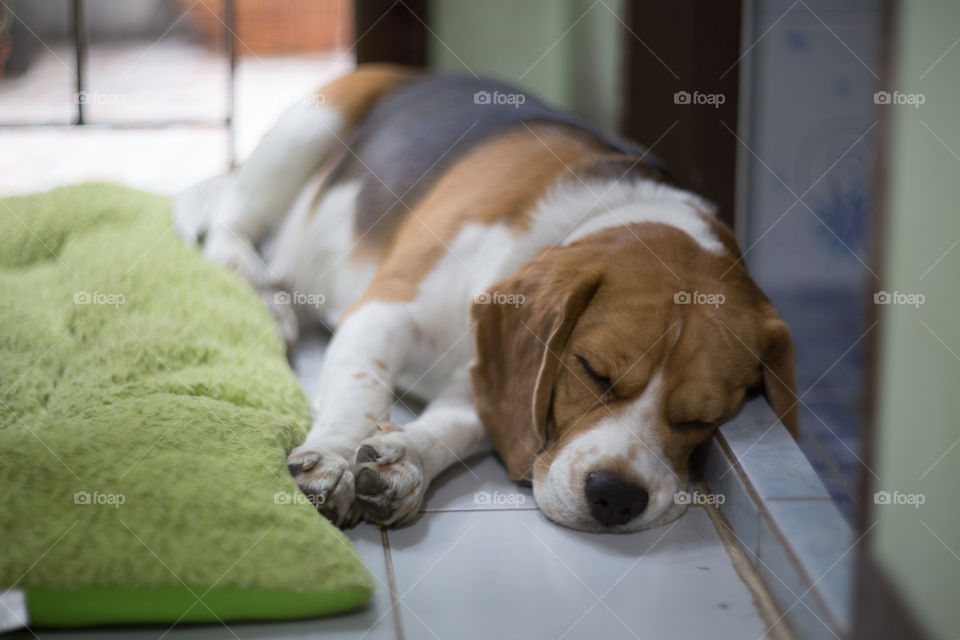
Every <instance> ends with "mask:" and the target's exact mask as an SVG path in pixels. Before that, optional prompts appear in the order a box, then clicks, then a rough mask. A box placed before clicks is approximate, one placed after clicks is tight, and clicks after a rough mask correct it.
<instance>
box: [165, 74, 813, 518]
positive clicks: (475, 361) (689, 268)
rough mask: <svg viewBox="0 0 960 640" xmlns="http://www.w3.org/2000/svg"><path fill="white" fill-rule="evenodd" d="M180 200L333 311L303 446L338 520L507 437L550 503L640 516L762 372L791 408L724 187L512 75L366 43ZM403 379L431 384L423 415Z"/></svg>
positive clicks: (387, 512) (289, 323)
mask: <svg viewBox="0 0 960 640" xmlns="http://www.w3.org/2000/svg"><path fill="white" fill-rule="evenodd" d="M175 218H176V220H177V224H178V226H179V227H180V229H181V230H182V231H183V232H184V233H186V234H187V235H188V236H190V237H193V238H195V239H202V241H203V251H204V253H205V255H207V256H208V257H209V258H211V259H212V260H215V261H217V262H220V263H222V264H225V265H228V266H230V267H232V268H233V269H235V270H236V271H238V272H239V273H240V274H242V275H243V276H244V277H245V278H246V279H247V280H249V281H250V283H251V284H252V285H253V286H254V287H256V288H257V289H258V290H259V291H260V292H261V294H262V296H263V298H264V300H265V301H266V302H267V304H268V305H269V306H270V307H271V309H272V311H273V312H274V314H275V315H276V317H277V320H278V322H279V326H280V328H281V331H282V332H283V334H284V336H285V338H286V339H287V340H288V341H291V342H292V341H294V340H295V339H296V337H297V335H298V331H299V328H300V327H301V326H304V325H305V324H309V323H315V324H319V323H323V324H325V325H327V326H330V327H335V329H336V331H335V334H334V336H333V338H332V340H331V342H330V344H329V347H328V351H327V354H326V359H325V361H324V364H323V371H322V377H321V383H320V385H319V389H317V391H316V398H315V407H314V409H315V411H314V419H313V424H312V427H311V429H310V432H309V434H308V436H307V438H306V441H305V442H304V443H303V444H302V445H300V446H298V447H296V448H295V449H294V450H293V451H292V452H290V454H289V457H288V466H289V469H290V472H291V474H292V475H293V477H294V478H295V480H296V482H297V484H298V485H299V487H300V489H301V490H302V491H303V492H304V493H305V494H307V496H308V497H310V498H311V500H312V501H313V502H314V504H316V505H317V506H318V509H319V511H320V512H321V513H322V514H323V515H324V516H326V517H327V518H329V519H330V520H331V521H333V522H334V523H335V524H337V525H340V526H349V525H352V524H354V523H356V522H357V521H358V520H360V519H364V520H367V521H369V522H373V523H376V524H380V525H388V526H389V525H401V524H404V523H406V522H409V521H410V520H411V519H412V518H414V517H415V515H416V514H417V511H418V508H419V507H420V504H421V502H422V500H423V497H424V494H425V492H426V490H427V487H428V486H429V484H430V482H431V481H432V480H433V479H434V478H435V477H436V476H437V475H438V474H439V473H440V472H441V471H443V470H444V469H445V468H446V467H448V466H450V465H451V464H453V463H455V462H457V461H459V460H462V459H463V458H466V457H467V456H469V455H471V454H473V453H475V452H478V451H482V450H484V449H485V448H489V447H490V446H491V445H492V447H493V448H495V450H496V452H497V454H498V455H499V457H500V458H501V459H502V461H503V463H504V465H505V466H506V469H507V471H508V473H509V475H510V477H511V478H512V479H513V480H516V481H531V482H532V483H533V492H534V496H535V498H536V502H537V505H538V506H539V508H540V509H541V510H542V511H543V513H544V514H545V515H546V516H547V517H548V518H550V519H551V520H553V521H555V522H557V523H559V524H561V525H565V526H568V527H573V528H576V529H582V530H587V531H597V532H629V531H637V530H639V529H644V528H647V527H653V526H657V525H660V524H663V523H665V522H668V521H670V520H672V519H674V518H676V517H678V516H679V515H680V514H681V513H682V512H683V511H684V509H685V508H686V504H685V501H683V500H682V499H681V500H678V499H677V495H678V494H679V493H680V492H683V491H684V490H685V489H686V487H687V483H688V476H689V471H688V465H689V458H690V454H691V452H692V451H693V449H694V447H696V446H697V445H698V444H700V443H701V442H704V441H705V440H707V439H708V438H710V436H711V435H712V434H713V433H714V432H715V431H716V429H717V426H718V425H720V424H721V423H723V422H724V421H725V420H727V419H728V418H730V417H731V416H732V415H733V414H734V413H735V412H736V411H737V409H738V406H739V405H740V403H741V401H742V400H743V398H744V396H745V395H746V394H749V393H753V392H758V391H762V392H763V393H765V394H766V397H767V398H768V400H769V402H770V403H771V405H772V406H773V408H774V410H775V411H776V412H777V414H778V415H779V416H780V418H781V420H782V422H783V424H784V425H785V426H786V427H787V429H789V430H791V432H793V431H794V430H795V423H796V402H797V401H796V395H795V383H794V371H793V346H792V343H791V339H790V333H789V331H788V328H787V325H786V324H785V323H784V322H783V321H781V320H780V319H779V317H778V315H777V312H776V310H775V309H774V307H773V306H772V305H771V303H770V302H769V300H768V299H767V297H766V296H765V295H764V294H763V293H762V292H761V291H760V289H759V288H758V287H757V285H756V284H754V282H753V281H752V280H751V279H750V276H749V275H748V274H747V271H746V269H745V267H744V265H743V262H742V259H741V256H740V253H739V250H738V248H737V246H736V242H735V240H734V236H733V234H732V233H731V231H730V229H728V228H727V227H725V226H724V225H723V224H722V223H721V222H719V221H718V220H717V219H716V217H715V216H714V207H713V206H712V205H711V204H710V203H708V202H707V201H705V200H704V199H702V198H701V197H699V196H697V195H695V194H693V193H691V192H689V191H686V190H684V189H682V188H680V187H679V186H677V185H676V184H674V183H673V181H671V180H670V179H669V177H668V176H667V175H666V174H665V173H664V172H663V171H662V170H660V169H659V168H658V167H657V165H656V164H655V163H654V162H652V161H651V160H650V159H649V158H648V157H647V156H646V153H645V151H644V150H643V149H642V148H641V147H638V146H637V145H634V144H633V143H630V142H628V141H625V140H622V139H620V138H617V137H615V136H611V135H608V134H605V133H603V132H601V131H598V130H596V129H595V128H593V127H592V126H591V125H589V124H588V123H586V122H584V121H582V120H579V119H578V118H576V117H574V116H572V115H569V114H565V113H561V112H559V111H555V110H553V109H550V108H548V107H547V106H545V105H543V104H542V103H540V102H538V101H537V100H535V99H534V98H533V97H531V96H529V95H526V94H525V93H523V92H522V91H520V90H518V89H515V88H513V87H510V86H507V85H503V84H500V83H497V82H494V81H490V80H485V79H477V78H474V77H460V76H452V75H428V74H421V73H419V72H417V71H414V70H411V69H406V68H402V67H394V66H389V65H370V66H362V67H360V68H358V69H356V70H355V71H354V72H352V73H350V74H348V75H346V76H344V77H341V78H338V79H336V80H334V81H333V82H331V83H329V84H327V85H325V86H324V87H322V88H320V89H319V90H318V92H317V93H315V94H313V95H311V96H309V97H308V99H305V100H303V101H301V102H300V103H298V104H296V105H294V106H293V107H292V108H291V109H290V110H289V111H287V112H286V113H285V115H283V116H282V117H281V119H280V120H279V121H278V122H277V124H276V125H275V126H274V127H273V129H272V130H271V131H269V133H267V134H266V135H265V136H264V138H263V139H262V141H261V142H260V143H259V146H257V148H256V150H255V151H254V152H253V154H252V155H251V157H250V158H249V160H247V161H246V162H245V163H244V164H243V165H242V166H240V167H239V168H238V169H237V170H235V171H233V172H231V173H229V174H227V175H226V176H221V177H218V178H215V179H212V180H210V181H207V182H206V183H202V184H201V185H198V186H197V187H195V188H194V189H192V190H190V191H188V192H186V193H185V194H183V195H182V196H181V197H180V198H179V199H178V200H177V203H176V206H175ZM398 387H400V388H403V389H406V390H409V391H412V392H413V393H416V394H417V395H418V396H420V397H422V398H424V399H426V400H427V401H428V403H427V405H426V408H425V410H424V411H423V412H422V414H421V415H420V416H419V417H418V418H416V419H415V420H414V421H412V422H410V423H409V424H404V425H395V424H392V423H389V422H387V420H388V417H389V412H390V407H391V404H392V403H393V399H394V392H395V390H396V389H397V388H398Z"/></svg>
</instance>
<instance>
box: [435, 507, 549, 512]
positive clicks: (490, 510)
mask: <svg viewBox="0 0 960 640" xmlns="http://www.w3.org/2000/svg"><path fill="white" fill-rule="evenodd" d="M511 511H539V509H538V508H537V507H503V508H502V509H451V508H448V507H440V508H437V509H421V510H420V511H419V512H418V513H487V512H490V513H503V512H507V513H509V512H511Z"/></svg>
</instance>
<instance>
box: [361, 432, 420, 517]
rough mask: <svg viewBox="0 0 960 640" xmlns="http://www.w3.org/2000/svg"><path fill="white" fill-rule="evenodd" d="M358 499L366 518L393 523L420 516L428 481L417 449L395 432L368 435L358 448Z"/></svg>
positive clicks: (362, 513)
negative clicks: (405, 442) (418, 514)
mask: <svg viewBox="0 0 960 640" xmlns="http://www.w3.org/2000/svg"><path fill="white" fill-rule="evenodd" d="M355 473H356V478H357V483H356V489H357V502H356V506H357V507H358V509H359V511H360V513H361V515H362V516H363V518H364V520H367V521H368V522H372V523H374V524H379V525H384V526H391V525H400V524H405V523H407V522H409V521H410V520H412V519H413V518H414V516H416V515H417V510H418V509H419V508H420V504H421V503H422V502H423V496H424V494H425V493H426V490H427V482H426V478H425V474H424V472H423V465H422V464H421V462H420V460H419V457H418V455H417V454H416V452H415V451H414V450H413V449H412V448H410V447H408V446H406V445H405V444H404V433H403V432H402V431H393V432H390V433H380V434H377V435H375V436H372V437H370V438H367V439H366V440H364V441H363V442H361V443H360V447H359V448H358V449H357V465H356V467H355Z"/></svg>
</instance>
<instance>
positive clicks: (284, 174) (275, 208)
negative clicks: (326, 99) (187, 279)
mask: <svg viewBox="0 0 960 640" xmlns="http://www.w3.org/2000/svg"><path fill="white" fill-rule="evenodd" d="M342 121H343V117H342V116H341V114H340V113H339V111H337V110H336V109H334V108H331V107H327V106H324V105H319V106H318V105H310V104H298V105H295V106H293V107H292V108H290V109H289V110H287V112H286V113H284V114H283V115H282V116H281V117H280V119H279V120H278V121H277V123H276V124H275V125H274V126H273V128H272V129H271V130H270V131H268V132H267V134H266V135H265V136H264V137H263V139H262V140H260V143H259V144H258V145H257V147H256V149H254V151H253V153H252V154H251V156H250V158H249V159H248V160H247V161H246V162H244V163H243V164H242V165H241V166H240V167H239V168H238V169H237V170H236V171H235V172H234V173H233V174H232V175H231V176H229V177H228V182H227V184H226V185H225V186H224V187H223V188H222V189H221V193H220V194H219V197H218V198H217V202H216V204H215V205H214V210H213V213H212V215H211V218H210V223H209V224H210V226H209V228H208V229H207V230H206V240H205V242H204V254H205V255H206V256H207V257H209V258H210V259H212V260H214V261H215V262H219V263H221V264H226V265H228V266H231V267H233V268H234V269H236V270H237V271H238V272H239V273H240V274H241V275H243V276H244V277H245V278H247V280H249V281H250V283H251V284H252V285H253V286H254V287H255V288H257V289H262V288H265V287H270V286H274V285H276V283H275V282H274V278H273V277H272V276H271V274H270V273H269V272H268V270H267V268H266V265H264V263H263V261H262V260H261V259H260V256H259V255H257V251H256V249H255V245H256V244H257V243H258V242H260V241H261V240H262V239H263V238H264V236H265V235H266V234H267V233H269V232H270V230H271V229H273V228H275V227H276V226H277V224H278V223H279V222H280V221H281V220H282V219H283V216H284V215H285V214H286V212H287V210H288V209H289V208H290V205H291V204H292V203H293V201H294V200H295V199H296V197H297V194H298V193H299V192H300V189H302V188H303V186H304V185H305V184H306V183H307V181H308V180H309V179H310V177H311V176H312V175H314V174H315V173H316V172H317V170H318V168H319V167H320V165H321V163H322V162H323V159H324V158H325V157H326V156H327V154H328V153H329V152H330V150H331V148H332V147H333V146H334V145H336V144H338V140H339V136H340V135H342V134H343V131H342V129H343V122H342Z"/></svg>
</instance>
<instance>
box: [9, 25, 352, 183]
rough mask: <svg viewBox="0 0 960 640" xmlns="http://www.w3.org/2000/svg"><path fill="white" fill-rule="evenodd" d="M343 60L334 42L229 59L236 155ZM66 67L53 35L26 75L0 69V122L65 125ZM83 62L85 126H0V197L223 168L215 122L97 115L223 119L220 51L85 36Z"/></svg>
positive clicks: (69, 99) (67, 51)
mask: <svg viewBox="0 0 960 640" xmlns="http://www.w3.org/2000/svg"><path fill="white" fill-rule="evenodd" d="M353 64H354V62H353V58H352V56H351V55H350V54H349V53H342V52H340V53H300V54H297V55H296V56H280V57H263V58H261V57H257V56H250V55H248V56H244V57H241V58H239V59H238V60H237V75H236V105H237V107H236V112H235V127H234V132H235V136H236V149H237V158H238V159H242V158H244V157H246V156H247V155H249V153H250V151H251V150H252V149H253V147H254V146H255V145H256V143H257V141H258V140H259V138H260V136H262V135H263V133H264V132H265V131H266V130H267V129H269V127H270V126H271V125H272V124H273V122H274V121H275V120H276V118H277V117H278V116H279V115H280V113H281V112H282V111H283V110H284V109H286V108H287V107H289V106H290V105H291V104H292V103H294V102H295V101H296V100H297V99H299V98H300V97H302V96H304V95H306V94H309V93H310V92H311V91H313V90H314V89H315V88H316V87H317V86H319V85H321V84H323V83H324V82H325V81H327V80H328V79H330V78H332V77H334V76H336V75H339V74H342V73H344V72H345V71H347V70H349V69H350V68H351V67H353ZM73 65H74V62H73V52H72V49H71V47H69V46H66V45H63V46H59V45H51V47H50V49H43V50H41V51H40V52H39V53H38V55H37V57H36V59H35V60H34V61H33V64H32V66H31V68H30V70H29V71H28V72H27V73H26V74H24V75H22V76H20V77H19V78H0V122H4V123H26V122H62V123H63V124H65V125H66V124H69V123H70V122H71V119H72V118H73V114H74V112H75V108H76V107H75V101H74V91H75V85H74V83H75V79H74V75H73ZM90 66H91V72H90V76H89V87H88V90H87V92H86V97H85V99H86V115H87V119H88V121H89V122H91V123H94V124H91V125H90V126H88V127H76V128H68V127H62V128H60V127H44V128H0V195H10V194H14V193H27V192H31V191H37V190H41V189H48V188H51V187H55V186H58V185H62V184H70V183H75V182H81V181H87V180H110V181H114V182H122V183H124V184H128V185H130V186H134V187H138V188H142V189H148V190H152V191H157V192H161V193H166V194H172V193H175V192H176V191H179V190H180V189H183V188H185V187H187V186H189V185H191V184H193V183H194V182H196V181H197V180H198V178H202V177H205V176H210V175H214V174H216V173H219V172H221V171H223V170H224V169H226V168H227V164H228V134H227V129H226V127H225V126H183V127H180V126H178V127H166V128H156V129H142V128H126V127H124V126H123V124H120V125H119V126H111V127H106V126H102V125H98V124H96V123H97V122H120V123H124V122H129V123H133V122H142V121H144V120H160V119H163V120H171V119H180V120H184V119H190V120H208V121H215V120H217V119H222V118H223V114H224V113H225V111H226V106H227V105H226V91H225V87H226V86H227V77H228V76H227V71H228V64H227V59H226V57H225V56H224V55H223V54H222V53H219V52H213V51H210V50H209V49H207V48H205V47H202V46H200V45H197V44H193V43H191V42H188V41H183V40H180V39H176V38H171V39H164V40H161V41H159V42H157V43H155V44H153V45H152V46H151V45H149V43H147V44H145V43H143V42H130V43H105V44H96V45H92V46H91V51H90ZM171 92H172V93H171ZM132 159H136V160H137V161H136V162H133V161H131V160H132ZM38 167H42V169H41V170H38Z"/></svg>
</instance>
